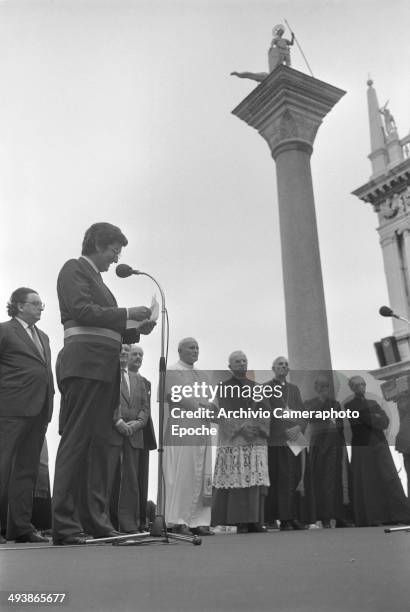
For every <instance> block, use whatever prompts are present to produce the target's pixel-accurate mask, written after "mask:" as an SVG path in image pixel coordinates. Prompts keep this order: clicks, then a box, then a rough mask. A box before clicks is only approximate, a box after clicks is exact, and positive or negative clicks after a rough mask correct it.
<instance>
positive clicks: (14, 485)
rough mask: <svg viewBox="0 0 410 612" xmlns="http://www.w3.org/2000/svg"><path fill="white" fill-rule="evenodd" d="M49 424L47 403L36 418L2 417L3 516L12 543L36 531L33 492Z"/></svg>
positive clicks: (0, 511)
mask: <svg viewBox="0 0 410 612" xmlns="http://www.w3.org/2000/svg"><path fill="white" fill-rule="evenodd" d="M47 422H48V404H47V403H45V404H44V406H43V409H42V410H41V412H40V413H39V414H38V415H36V416H34V417H0V517H1V520H2V522H3V524H2V527H1V529H2V531H3V532H4V531H5V530H6V524H5V523H6V521H7V538H8V539H9V540H12V539H14V538H16V537H18V536H21V535H24V534H26V533H30V532H32V531H34V526H33V525H32V523H31V515H32V509H33V493H34V488H35V484H36V480H37V474H38V470H39V466H40V452H41V447H42V446H43V442H44V436H45V434H46V430H47Z"/></svg>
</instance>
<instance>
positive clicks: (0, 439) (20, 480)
mask: <svg viewBox="0 0 410 612" xmlns="http://www.w3.org/2000/svg"><path fill="white" fill-rule="evenodd" d="M43 309H44V304H43V303H42V301H41V298H40V296H39V294H38V293H37V292H36V291H34V290H33V289H30V288H28V287H20V288H19V289H16V291H14V292H13V293H12V295H11V298H10V301H9V303H8V307H7V311H8V314H9V316H10V317H12V318H11V320H10V321H7V322H6V323H1V324H0V516H1V518H2V520H3V522H5V521H6V520H7V538H8V539H13V538H14V539H15V541H16V542H47V541H48V540H47V538H44V537H43V536H41V535H40V534H39V533H37V532H36V530H35V528H34V526H33V525H32V523H31V516H32V509H33V492H34V487H35V484H36V479H37V474H38V470H39V464H40V452H41V447H42V446H43V442H44V437H45V433H46V429H47V423H48V422H49V421H50V419H51V415H52V411H53V395H54V386H53V375H52V371H51V354H50V345H49V341H48V337H47V335H46V334H45V333H44V332H42V331H41V330H40V329H38V328H37V327H36V325H35V324H36V323H37V321H39V320H40V318H41V313H42V311H43ZM6 517H7V519H6ZM5 528H6V525H5V524H3V525H2V529H3V530H5ZM3 533H4V531H3ZM2 540H3V541H4V538H3V537H2Z"/></svg>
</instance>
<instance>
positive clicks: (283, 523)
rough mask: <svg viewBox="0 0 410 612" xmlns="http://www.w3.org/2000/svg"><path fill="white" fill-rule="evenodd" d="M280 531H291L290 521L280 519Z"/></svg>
mask: <svg viewBox="0 0 410 612" xmlns="http://www.w3.org/2000/svg"><path fill="white" fill-rule="evenodd" d="M279 529H280V531H293V527H292V521H281V522H280V528H279Z"/></svg>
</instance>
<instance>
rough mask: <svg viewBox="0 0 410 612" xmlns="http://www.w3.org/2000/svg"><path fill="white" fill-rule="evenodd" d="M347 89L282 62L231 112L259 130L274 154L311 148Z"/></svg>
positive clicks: (309, 149)
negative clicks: (327, 116)
mask: <svg viewBox="0 0 410 612" xmlns="http://www.w3.org/2000/svg"><path fill="white" fill-rule="evenodd" d="M345 93H346V92H345V91H343V90H342V89H338V88H337V87H334V86H333V85H329V84H328V83H325V82H324V81H319V80H318V79H315V78H313V77H311V76H308V75H306V74H304V73H303V72H299V71H298V70H294V69H293V68H290V67H289V66H284V65H279V66H277V67H276V68H275V70H273V72H271V73H270V74H269V75H268V76H267V77H266V79H264V80H263V81H262V83H261V84H260V85H258V87H256V88H255V89H254V90H253V91H252V92H251V93H250V94H249V95H248V96H247V97H246V98H245V99H244V100H242V102H241V103H240V104H239V105H238V106H237V107H236V108H235V109H234V110H233V111H232V113H233V114H234V115H235V116H236V117H238V118H239V119H242V120H243V121H245V122H246V123H247V124H248V125H250V126H251V127H253V128H255V129H256V130H258V132H259V133H260V135H261V136H262V137H263V138H264V139H265V140H266V141H267V143H268V145H269V147H270V149H271V151H272V155H273V157H276V156H277V155H278V154H279V153H280V152H283V151H284V150H289V149H298V150H300V149H301V148H302V150H304V151H306V152H311V151H312V146H313V143H314V140H315V137H316V133H317V130H318V128H319V126H320V124H321V122H322V120H323V118H324V117H325V116H326V115H327V113H328V112H329V111H330V110H331V109H332V108H333V106H334V105H335V104H336V103H337V102H338V101H339V100H340V98H341V97H342V96H343V95H344V94H345ZM284 147H285V148H284Z"/></svg>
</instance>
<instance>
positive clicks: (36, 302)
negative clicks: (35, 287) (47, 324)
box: [21, 300, 46, 310]
mask: <svg viewBox="0 0 410 612" xmlns="http://www.w3.org/2000/svg"><path fill="white" fill-rule="evenodd" d="M21 304H32V305H33V306H39V307H40V308H41V309H42V310H44V308H45V307H46V305H45V303H44V302H39V301H37V300H36V301H35V302H21Z"/></svg>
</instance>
